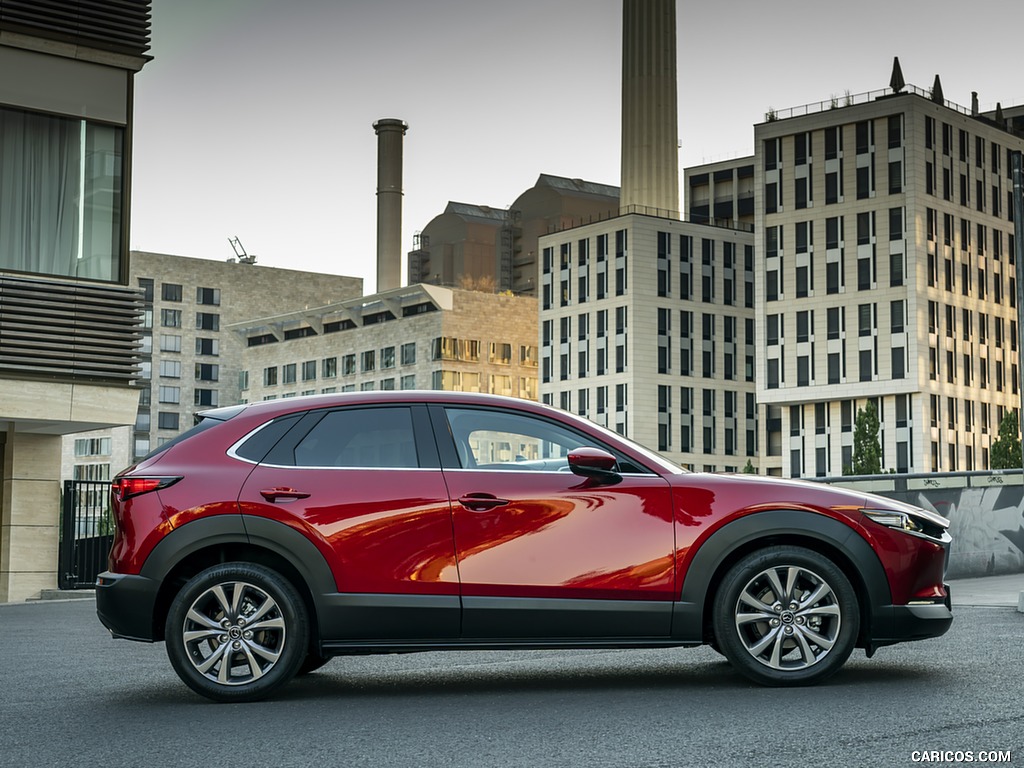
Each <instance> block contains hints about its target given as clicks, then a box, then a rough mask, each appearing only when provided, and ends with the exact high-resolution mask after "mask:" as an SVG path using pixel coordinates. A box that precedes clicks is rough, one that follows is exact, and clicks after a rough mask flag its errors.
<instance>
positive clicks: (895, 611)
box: [866, 584, 953, 656]
mask: <svg viewBox="0 0 1024 768" xmlns="http://www.w3.org/2000/svg"><path fill="white" fill-rule="evenodd" d="M944 587H945V590H946V597H945V600H942V601H939V602H934V603H920V604H914V605H887V606H885V608H883V609H882V611H881V612H880V614H881V615H879V614H876V621H875V623H874V626H876V627H878V628H879V629H880V630H882V631H881V632H879V633H877V634H874V636H872V637H871V638H869V639H868V641H867V643H866V650H867V652H868V655H869V656H870V655H871V654H872V653H874V652H875V649H876V648H880V647H881V646H883V645H893V644H894V643H902V642H906V641H908V640H927V639H928V638H932V637H941V636H942V635H944V634H946V632H947V631H948V630H949V627H950V625H951V624H952V623H953V610H952V608H953V605H952V595H951V592H950V589H949V585H948V584H946V585H944ZM882 617H884V618H883V620H882V621H878V619H879V618H882Z"/></svg>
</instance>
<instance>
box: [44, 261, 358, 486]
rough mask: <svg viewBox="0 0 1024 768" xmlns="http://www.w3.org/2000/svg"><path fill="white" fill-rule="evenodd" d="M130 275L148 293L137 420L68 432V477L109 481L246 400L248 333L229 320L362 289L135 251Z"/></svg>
mask: <svg viewBox="0 0 1024 768" xmlns="http://www.w3.org/2000/svg"><path fill="white" fill-rule="evenodd" d="M130 283H131V284H132V285H135V286H137V287H138V288H139V289H141V291H142V294H143V301H144V305H143V306H144V312H143V323H142V339H141V351H142V357H141V360H142V363H141V372H140V376H139V381H138V382H137V383H136V386H137V390H136V392H135V398H136V402H137V410H136V412H135V414H134V427H125V428H122V429H119V430H100V431H96V432H88V433H83V434H76V435H71V436H68V437H67V438H65V441H64V449H63V455H64V459H63V471H62V475H63V477H64V478H66V479H74V480H108V479H110V477H111V476H112V474H113V473H116V472H117V471H119V470H120V469H122V468H124V467H126V466H128V465H129V464H131V463H132V462H133V461H134V460H135V459H136V458H138V457H141V456H144V455H146V454H147V453H149V451H150V450H152V449H153V448H156V447H157V446H159V445H161V444H162V443H164V442H166V441H167V440H170V439H172V438H173V437H175V436H176V435H177V434H179V433H180V432H182V431H184V430H186V429H188V428H189V427H191V426H192V424H193V423H194V416H195V414H196V413H197V412H198V411H202V410H206V409H208V408H214V407H216V406H219V405H234V404H235V403H238V402H240V400H241V398H242V391H241V383H240V382H241V374H242V372H243V370H244V369H243V367H242V351H243V348H244V345H245V344H244V340H242V339H240V338H239V337H238V335H237V334H235V333H233V332H230V331H228V330H227V326H228V325H230V324H232V323H237V322H240V321H242V320H244V319H248V318H252V317H257V316H261V315H263V314H266V313H267V312H285V311H293V310H299V311H301V310H303V309H306V308H309V307H319V306H322V305H324V304H328V303H331V302H335V301H340V300H343V299H351V298H353V297H357V296H360V295H361V294H362V288H363V283H362V279H361V278H356V277H346V276H344V275H330V274H323V273H318V272H302V271H298V270H293V269H280V268H277V267H267V266H260V265H258V264H255V263H252V262H250V261H235V260H231V261H211V260H209V259H196V258H191V257H188V256H175V255H171V254H165V253H149V252H145V251H132V253H131V278H130Z"/></svg>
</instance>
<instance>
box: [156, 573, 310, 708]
mask: <svg viewBox="0 0 1024 768" xmlns="http://www.w3.org/2000/svg"><path fill="white" fill-rule="evenodd" d="M165 630H166V632H165V638H166V642H167V655H168V657H169V658H170V660H171V665H172V666H173V667H174V670H175V672H177V673H178V676H179V677H180V678H181V679H182V681H183V682H184V683H185V684H186V685H187V686H188V687H189V688H191V689H192V690H193V691H195V692H196V693H199V694H202V695H203V696H206V697H207V698H210V699H213V700H214V701H255V700H257V699H262V698H264V697H266V696H268V695H270V694H271V693H273V692H274V691H275V690H277V689H278V688H279V687H281V686H282V685H284V684H285V683H287V682H288V681H289V680H291V679H292V677H294V676H295V674H296V673H297V672H298V670H299V667H300V666H301V665H302V663H303V661H304V660H305V659H306V654H307V651H308V648H309V620H308V618H307V615H306V608H305V605H304V603H303V601H302V598H301V597H300V596H299V594H298V593H297V592H296V591H295V588H294V587H293V586H292V584H291V583H290V582H289V581H288V580H287V579H286V578H284V577H283V576H281V575H280V574H279V573H277V572H276V571H273V570H271V569H269V568H266V567H264V566H261V565H256V564H253V563H224V564H222V565H216V566H213V567H212V568H207V569H206V570H205V571H202V572H201V573H199V574H197V575H196V576H195V577H193V578H192V579H191V580H190V581H189V582H188V583H187V584H186V585H185V586H184V587H183V588H182V589H181V591H180V592H179V593H178V594H177V596H176V597H175V598H174V601H173V602H172V603H171V609H170V611H169V613H168V615H167V623H166V627H165Z"/></svg>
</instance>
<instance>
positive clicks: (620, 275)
mask: <svg viewBox="0 0 1024 768" xmlns="http://www.w3.org/2000/svg"><path fill="white" fill-rule="evenodd" d="M540 246H541V253H542V256H541V259H542V263H541V277H540V280H541V295H540V330H541V347H540V349H541V369H540V373H541V384H540V391H541V398H542V400H543V401H544V402H546V403H549V404H552V405H555V406H559V407H561V408H563V409H565V410H569V411H573V412H575V413H578V414H580V415H581V416H585V417H587V418H589V419H591V420H592V421H595V422H597V423H599V424H601V425H603V426H607V427H609V428H610V429H614V430H616V431H618V432H619V433H621V434H624V435H626V436H628V437H630V438H632V439H634V440H636V441H638V442H640V443H642V444H644V445H647V446H649V447H651V448H654V449H657V450H659V451H661V452H662V453H664V454H665V455H666V456H668V457H670V458H671V459H673V460H675V461H677V462H678V463H680V464H682V465H683V466H686V467H690V468H695V469H709V470H717V471H739V470H742V469H743V467H744V466H745V465H746V463H747V460H748V459H749V460H751V461H752V463H753V464H754V466H757V464H758V459H757V447H758V446H757V431H758V430H757V405H756V401H755V396H754V393H755V387H754V332H755V331H754V271H753V269H754V238H753V234H752V233H751V232H750V231H749V227H747V226H745V225H743V224H741V223H739V222H735V223H734V225H733V227H732V228H727V227H717V226H711V225H708V224H694V223H692V222H687V221H679V220H677V219H671V218H660V217H656V216H645V215H640V214H627V215H623V216H619V217H617V218H614V219H611V220H608V221H602V222H598V223H595V224H589V225H587V226H582V227H576V228H574V229H568V230H565V231H563V232H558V233H555V234H551V235H548V236H545V237H542V238H541V240H540Z"/></svg>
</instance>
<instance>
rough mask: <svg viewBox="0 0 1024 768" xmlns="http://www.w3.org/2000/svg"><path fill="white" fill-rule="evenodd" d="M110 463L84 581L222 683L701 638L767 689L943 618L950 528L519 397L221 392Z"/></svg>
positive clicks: (110, 621) (105, 618)
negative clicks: (169, 431) (371, 656)
mask: <svg viewBox="0 0 1024 768" xmlns="http://www.w3.org/2000/svg"><path fill="white" fill-rule="evenodd" d="M202 417H203V419H202V421H201V422H200V423H199V424H198V425H197V426H196V427H194V428H193V429H192V430H191V431H189V432H186V433H185V434H183V435H181V436H180V437H179V438H177V439H176V440H174V441H172V442H170V443H167V444H166V445H164V446H162V447H161V448H160V449H158V450H157V451H156V452H154V453H152V454H150V455H149V456H147V457H146V458H145V459H143V460H142V461H140V462H139V463H138V464H137V465H135V466H133V467H131V468H129V469H127V470H125V471H124V472H122V473H121V474H119V475H118V476H117V477H116V478H115V479H114V481H113V507H114V514H115V518H116V523H117V526H116V527H117V533H116V536H115V538H114V545H113V548H112V550H111V552H110V558H109V570H108V571H107V572H105V573H103V574H101V575H100V577H99V579H98V583H97V609H98V613H99V618H100V620H101V621H102V622H103V624H104V625H106V626H107V627H108V628H109V629H110V631H111V633H112V634H113V635H114V636H115V637H123V638H129V639H132V640H142V641H146V642H153V641H157V640H164V641H166V645H167V653H168V656H169V657H170V660H171V664H172V665H173V666H174V669H175V670H176V671H177V673H178V675H179V676H180V677H181V679H182V680H183V681H184V682H185V683H186V684H187V685H188V686H189V687H191V688H192V689H193V690H195V691H196V692H198V693H200V694H202V695H204V696H207V697H209V698H211V699H215V700H218V701H247V700H254V699H258V698H262V697H265V696H267V695H268V694H270V693H271V692H272V691H274V690H276V689H277V688H278V687H279V686H281V685H283V684H284V683H286V682H287V681H288V680H290V679H291V678H292V677H293V676H295V675H296V674H301V673H303V672H308V671H310V670H312V669H315V668H317V667H319V666H320V665H322V664H323V663H325V662H326V661H327V660H328V659H329V658H331V657H332V656H341V655H345V654H356V653H360V654H362V653H393V652H405V651H425V650H442V649H443V650H452V649H458V648H465V649H486V648H600V647H613V648H621V647H627V646H628V647H663V646H697V645H701V644H705V643H707V644H710V645H711V646H713V647H714V648H715V649H717V650H718V651H720V652H721V653H722V654H724V655H725V656H726V657H727V658H728V659H729V661H730V662H731V663H732V664H733V666H734V667H735V668H736V669H737V670H739V671H740V672H741V673H743V674H744V675H746V676H747V677H749V678H751V679H752V680H755V681H757V682H759V683H763V684H767V685H800V684H808V683H813V682H817V681H819V680H821V679H823V678H825V677H826V676H828V675H830V674H832V673H833V672H835V671H836V670H837V669H838V668H839V667H840V666H842V664H843V663H844V662H845V660H846V659H847V657H848V656H849V655H850V653H851V651H852V650H853V649H854V648H855V647H858V648H863V649H865V651H866V652H867V654H868V655H869V656H870V655H871V654H873V653H874V652H875V650H876V649H877V648H878V647H880V646H883V645H888V644H891V643H897V642H900V641H903V640H915V639H920V638H927V637H937V636H939V635H941V634H943V633H944V632H945V631H946V630H947V629H948V628H949V626H950V623H951V622H952V614H951V613H950V601H949V590H948V588H947V587H946V586H945V585H944V584H943V576H944V572H945V564H946V553H947V549H948V546H949V542H950V537H949V534H948V533H947V531H946V529H947V527H948V525H949V521H948V520H946V519H944V518H942V517H940V516H938V515H935V514H933V513H931V512H927V511H925V510H923V509H919V508H917V507H913V506H909V505H906V504H902V503H900V502H897V501H893V500H890V499H885V498H881V497H877V496H870V495H865V494H861V493H855V492H852V491H847V490H842V489H838V488H831V487H828V486H824V485H817V484H813V483H807V482H799V481H789V480H779V479H769V478H764V477H757V476H752V475H715V474H699V473H690V472H685V471H683V470H681V469H680V468H679V467H677V466H675V465H674V464H672V463H670V462H669V461H667V460H666V459H664V458H662V457H660V456H658V455H657V454H655V453H652V452H650V451H648V450H646V449H644V448H642V447H640V446H638V445H636V444H635V443H632V442H630V441H629V440H626V439H624V438H622V437H620V436H619V435H616V434H614V433H612V432H609V431H607V430H605V429H603V428H601V427H598V426H596V425H595V424H593V423H591V422H589V421H586V420H584V419H581V418H578V417H575V416H573V415H571V414H568V413H565V412H563V411H559V410H555V409H553V408H549V407H546V406H543V405H539V404H536V403H531V402H527V401H524V400H513V399H509V398H502V397H493V396H484V395H472V394H459V393H443V392H391V393H373V392H368V393H358V394H355V393H353V394H344V395H327V396H317V397H305V398H295V399H287V400H276V401H271V402H261V403H255V404H251V405H240V406H235V407H230V408H220V409H217V410H212V411H207V412H206V413H204V414H202Z"/></svg>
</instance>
